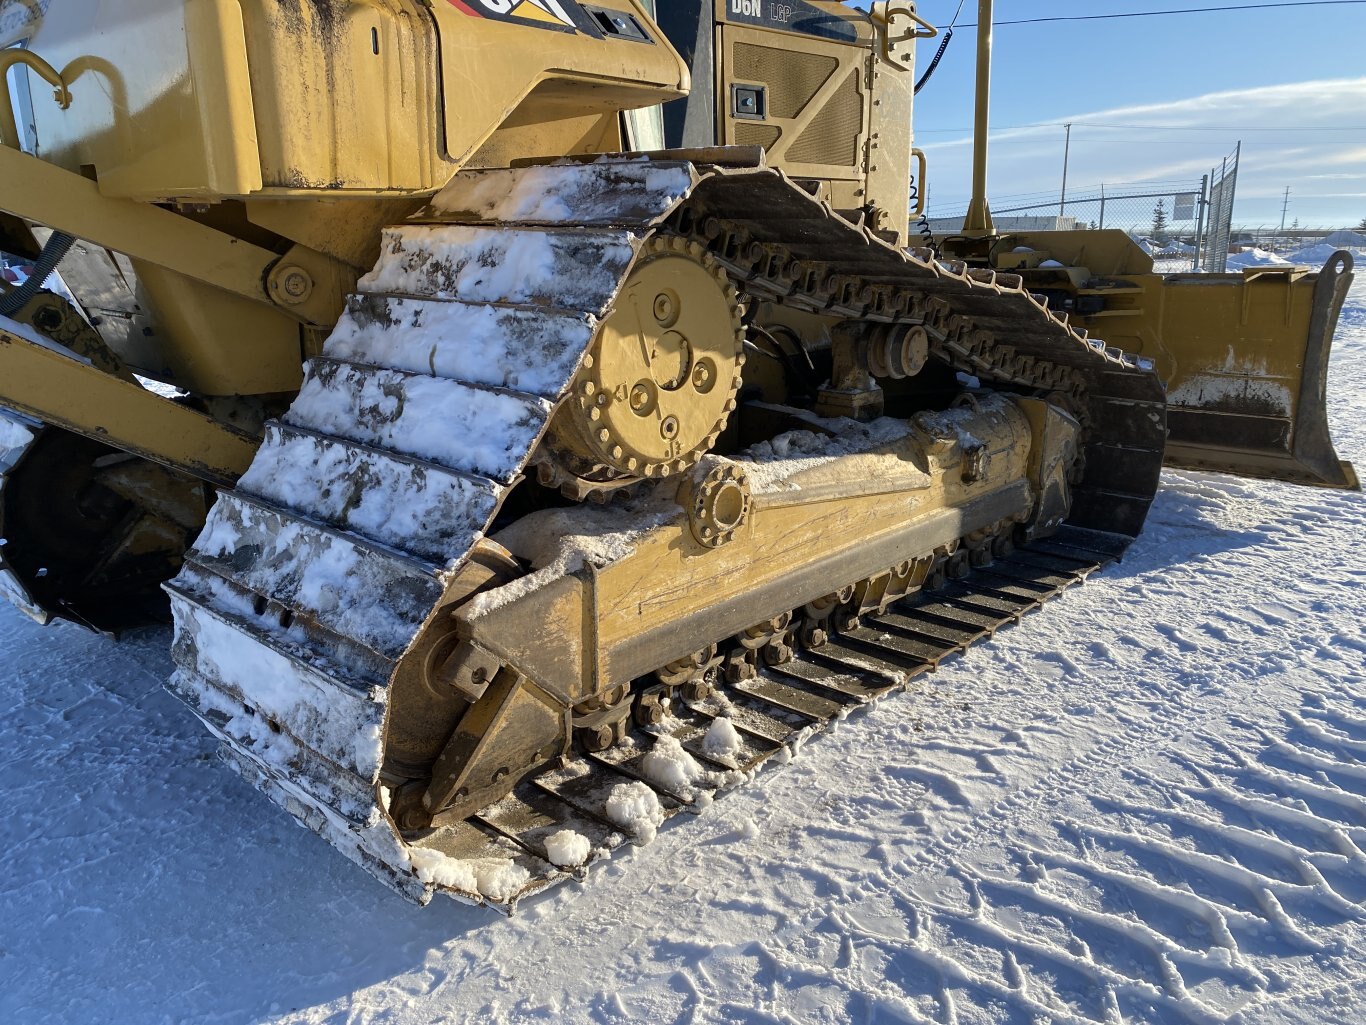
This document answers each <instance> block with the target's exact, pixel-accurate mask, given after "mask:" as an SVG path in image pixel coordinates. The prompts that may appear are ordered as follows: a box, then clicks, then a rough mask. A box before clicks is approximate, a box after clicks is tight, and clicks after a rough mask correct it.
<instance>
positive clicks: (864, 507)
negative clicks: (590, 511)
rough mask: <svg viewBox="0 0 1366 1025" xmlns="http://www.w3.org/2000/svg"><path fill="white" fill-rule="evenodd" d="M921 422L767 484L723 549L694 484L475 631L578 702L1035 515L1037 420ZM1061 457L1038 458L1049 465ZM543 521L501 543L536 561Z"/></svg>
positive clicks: (1004, 414)
mask: <svg viewBox="0 0 1366 1025" xmlns="http://www.w3.org/2000/svg"><path fill="white" fill-rule="evenodd" d="M923 423H924V424H926V425H927V427H928V429H926V428H925V427H921V426H914V428H913V430H912V431H911V432H910V433H909V434H908V435H907V436H906V437H905V438H902V439H900V440H897V441H892V442H888V443H886V444H884V445H880V446H876V447H874V448H873V449H872V450H871V451H869V452H865V453H862V454H856V455H849V456H844V457H841V458H838V459H834V460H831V461H828V462H826V463H824V464H822V465H818V466H815V467H813V468H810V469H806V470H803V471H801V472H799V473H797V474H795V475H794V476H792V477H791V478H790V479H789V480H788V481H786V482H785V484H784V485H783V486H782V487H780V488H775V487H768V488H756V489H754V491H753V493H751V495H750V498H749V502H748V505H747V506H746V513H745V516H744V522H743V523H741V524H739V525H738V526H736V527H735V528H733V531H732V534H733V536H732V538H731V540H729V541H728V542H727V543H725V544H723V545H720V546H715V545H712V544H709V543H707V542H706V541H704V540H703V539H699V538H698V537H697V536H695V534H694V531H693V524H692V522H691V506H692V502H691V499H692V497H693V490H692V489H691V488H689V487H687V486H685V487H684V488H683V489H682V491H681V492H680V500H681V502H682V503H683V506H684V508H681V509H680V511H679V513H678V515H677V516H675V517H674V518H673V519H672V520H670V521H669V522H668V523H666V524H664V525H662V526H659V527H656V528H654V529H652V530H650V531H648V532H646V533H644V534H642V535H641V536H640V537H638V538H636V539H635V540H633V541H632V543H631V551H630V553H629V554H628V555H626V556H624V557H620V558H605V559H603V560H601V561H600V562H598V563H594V562H593V561H592V560H590V564H589V566H587V567H586V568H585V569H584V570H583V571H581V572H579V573H576V574H573V575H569V576H563V577H559V578H556V579H554V580H552V581H550V582H548V583H547V584H546V585H545V586H543V587H540V588H538V589H536V590H533V591H530V592H529V593H527V594H526V595H525V596H523V597H519V598H518V599H516V600H515V601H511V602H507V603H497V602H494V603H490V605H488V606H485V605H480V604H479V603H472V604H471V606H469V607H467V609H465V610H462V611H461V612H460V613H459V618H460V620H461V622H462V624H463V625H462V634H463V635H465V636H468V637H469V638H471V639H472V640H473V641H474V642H475V643H477V644H479V645H480V646H481V647H482V648H484V649H486V650H488V651H490V652H492V653H493V654H495V655H497V656H498V657H499V658H501V659H503V660H504V661H505V662H507V663H508V664H510V665H516V666H517V667H518V668H519V670H520V671H522V672H524V673H526V674H527V675H528V676H530V677H531V678H532V679H533V680H535V681H536V682H537V683H538V684H539V685H540V686H542V687H544V688H546V689H547V690H548V691H551V692H555V693H558V694H561V695H563V698H564V700H566V701H567V702H571V703H577V702H581V701H583V700H585V699H587V698H590V697H593V696H595V695H599V694H602V693H605V692H607V691H609V690H611V689H612V688H613V687H615V686H617V685H620V684H621V683H623V682H625V681H629V680H632V679H634V678H636V677H639V676H642V675H647V674H649V673H650V672H652V671H654V670H655V669H658V668H659V667H660V666H662V665H665V664H667V663H668V662H670V661H672V660H674V659H677V658H683V657H685V656H687V655H689V654H691V653H692V652H694V651H697V650H698V649H700V648H702V647H705V646H706V645H707V644H709V643H712V642H719V641H723V640H725V639H726V638H727V637H728V636H729V635H730V634H731V633H733V632H734V625H735V622H736V620H737V618H739V619H743V620H744V621H745V622H751V623H759V622H763V621H765V620H767V619H769V618H772V617H774V616H776V615H779V614H781V613H783V612H786V611H789V610H791V609H793V608H797V607H800V606H801V605H803V604H805V603H807V602H812V601H816V600H818V599H820V598H821V597H823V596H825V595H826V594H829V593H830V592H831V591H833V590H838V588H839V587H841V586H843V585H844V584H847V583H852V582H855V581H857V580H860V579H864V578H866V577H870V576H873V575H875V574H877V573H881V572H884V571H885V570H886V569H887V568H888V567H889V566H894V565H897V564H898V563H901V562H903V561H905V560H908V559H915V558H918V557H920V556H923V555H925V554H926V553H927V552H928V551H933V550H934V549H935V548H936V547H937V546H938V545H941V544H944V543H945V542H951V541H956V539H957V538H959V537H961V536H964V535H966V534H969V533H972V532H973V531H977V530H982V529H986V528H989V527H992V526H994V525H996V524H998V523H1000V522H1001V521H1002V520H1007V519H1014V518H1017V517H1018V519H1020V520H1023V519H1024V518H1025V517H1027V516H1028V515H1029V514H1030V512H1031V511H1032V510H1033V509H1034V507H1035V500H1036V497H1037V495H1038V493H1039V489H1038V488H1037V487H1036V485H1035V483H1034V482H1033V481H1032V480H1031V478H1030V468H1031V463H1030V459H1031V450H1032V447H1033V445H1034V444H1035V440H1034V439H1035V436H1036V430H1035V427H1034V426H1033V425H1032V424H1031V419H1030V417H1029V416H1027V415H1026V414H1025V413H1024V412H1023V411H1021V410H1020V409H1019V408H1017V407H1015V406H1013V405H1011V404H1005V406H1004V408H1003V409H1002V410H1001V411H1000V412H999V413H992V414H990V417H988V416H985V415H984V416H983V418H982V419H981V420H980V421H974V423H973V428H972V436H973V437H974V438H975V439H977V441H978V442H980V444H981V445H982V451H980V452H975V453H970V452H968V451H966V450H965V448H964V442H963V441H962V438H961V436H960V435H959V433H958V432H957V430H956V429H954V430H951V431H941V430H937V429H935V428H934V427H933V421H932V419H931V420H929V421H923ZM913 424H914V421H913ZM1044 425H1045V422H1044V421H1043V420H1040V426H1039V431H1038V434H1039V439H1040V442H1041V443H1043V442H1045V441H1046V443H1047V444H1049V445H1053V446H1064V445H1066V444H1068V443H1072V444H1075V435H1068V434H1067V433H1066V432H1063V431H1061V430H1059V429H1058V427H1057V425H1052V426H1051V427H1050V428H1049V433H1048V434H1047V435H1046V438H1045V435H1044V434H1043V429H1044ZM1056 463H1057V460H1056V459H1048V460H1036V461H1035V464H1034V465H1035V469H1036V471H1039V470H1040V468H1042V471H1043V472H1047V473H1051V472H1052V470H1053V468H1054V467H1055V465H1056ZM979 471H980V472H979ZM1044 483H1045V486H1051V478H1050V480H1049V481H1045V482H1044ZM536 521H537V516H536V515H535V514H533V515H532V516H530V517H527V518H526V519H525V520H524V521H522V523H520V524H518V525H517V526H516V527H514V528H513V530H512V531H511V532H505V533H504V534H503V535H500V536H498V537H497V538H496V540H498V541H499V542H500V543H503V544H505V545H506V546H507V547H508V548H509V549H510V550H511V551H512V552H513V554H519V555H521V556H522V557H524V558H527V559H528V560H530V559H532V558H533V555H534V552H533V549H535V548H536V547H538V545H539V546H540V547H543V538H542V537H541V535H540V534H539V533H538V532H537V529H536ZM522 544H526V545H527V550H526V551H522V550H521V549H520V546H521V545H522Z"/></svg>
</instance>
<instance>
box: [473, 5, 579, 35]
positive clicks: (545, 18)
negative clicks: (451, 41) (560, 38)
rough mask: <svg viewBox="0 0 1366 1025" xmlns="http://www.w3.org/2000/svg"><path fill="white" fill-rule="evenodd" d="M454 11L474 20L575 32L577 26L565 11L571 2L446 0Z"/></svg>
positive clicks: (572, 17) (571, 6) (574, 20)
mask: <svg viewBox="0 0 1366 1025" xmlns="http://www.w3.org/2000/svg"><path fill="white" fill-rule="evenodd" d="M450 2H451V4H453V5H454V6H455V8H456V9H457V10H460V11H464V12H465V13H466V14H468V15H470V16H472V17H475V18H493V19H495V20H497V21H521V22H530V23H532V24H540V25H543V26H544V27H546V28H557V29H568V30H569V31H571V32H573V31H575V30H576V29H577V28H578V27H579V26H578V23H577V21H576V19H575V18H574V16H573V15H572V14H571V13H569V11H568V10H566V7H570V8H573V7H575V6H576V5H575V4H574V0H450Z"/></svg>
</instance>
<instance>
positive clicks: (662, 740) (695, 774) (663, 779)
mask: <svg viewBox="0 0 1366 1025" xmlns="http://www.w3.org/2000/svg"><path fill="white" fill-rule="evenodd" d="M640 768H641V770H642V771H643V772H644V773H645V775H646V776H647V777H648V778H649V780H650V781H651V782H652V783H656V784H658V785H659V786H661V787H663V788H664V789H666V790H672V791H674V792H675V793H679V792H686V791H688V790H690V789H691V787H692V785H693V784H694V783H696V782H697V781H698V780H699V779H701V778H702V777H703V776H705V775H706V772H705V770H703V768H702V766H700V765H698V764H697V760H696V759H695V758H693V756H692V755H690V754H688V752H687V751H684V750H683V745H682V744H680V743H679V742H678V738H677V737H670V736H667V735H666V736H662V737H658V738H656V739H655V746H654V747H652V748H651V749H650V750H649V751H647V752H646V753H645V757H644V758H642V759H641V761H640Z"/></svg>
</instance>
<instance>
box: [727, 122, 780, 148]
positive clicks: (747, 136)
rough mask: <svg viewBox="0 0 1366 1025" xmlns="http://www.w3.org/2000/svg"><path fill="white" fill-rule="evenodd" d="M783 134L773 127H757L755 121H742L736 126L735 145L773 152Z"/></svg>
mask: <svg viewBox="0 0 1366 1025" xmlns="http://www.w3.org/2000/svg"><path fill="white" fill-rule="evenodd" d="M782 134H783V130H782V129H781V128H776V127H774V126H773V125H756V124H755V123H754V122H753V121H740V122H737V123H736V125H735V145H737V146H762V147H763V148H764V149H765V150H771V149H772V148H773V144H774V143H775V142H777V141H778V139H779V137H780V136H781V135H782Z"/></svg>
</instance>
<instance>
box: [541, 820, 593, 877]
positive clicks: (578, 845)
mask: <svg viewBox="0 0 1366 1025" xmlns="http://www.w3.org/2000/svg"><path fill="white" fill-rule="evenodd" d="M592 852H593V845H592V844H591V843H589V842H588V837H586V836H584V835H582V834H581V833H576V832H574V831H573V830H572V829H561V830H560V831H559V832H558V833H552V834H551V835H550V836H548V837H546V838H545V853H546V856H547V857H549V858H550V860H551V862H553V863H554V864H556V865H558V866H559V867H560V868H578V867H579V866H580V865H582V864H583V863H584V862H585V861H587V860H588V855H589V854H591V853H592Z"/></svg>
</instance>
